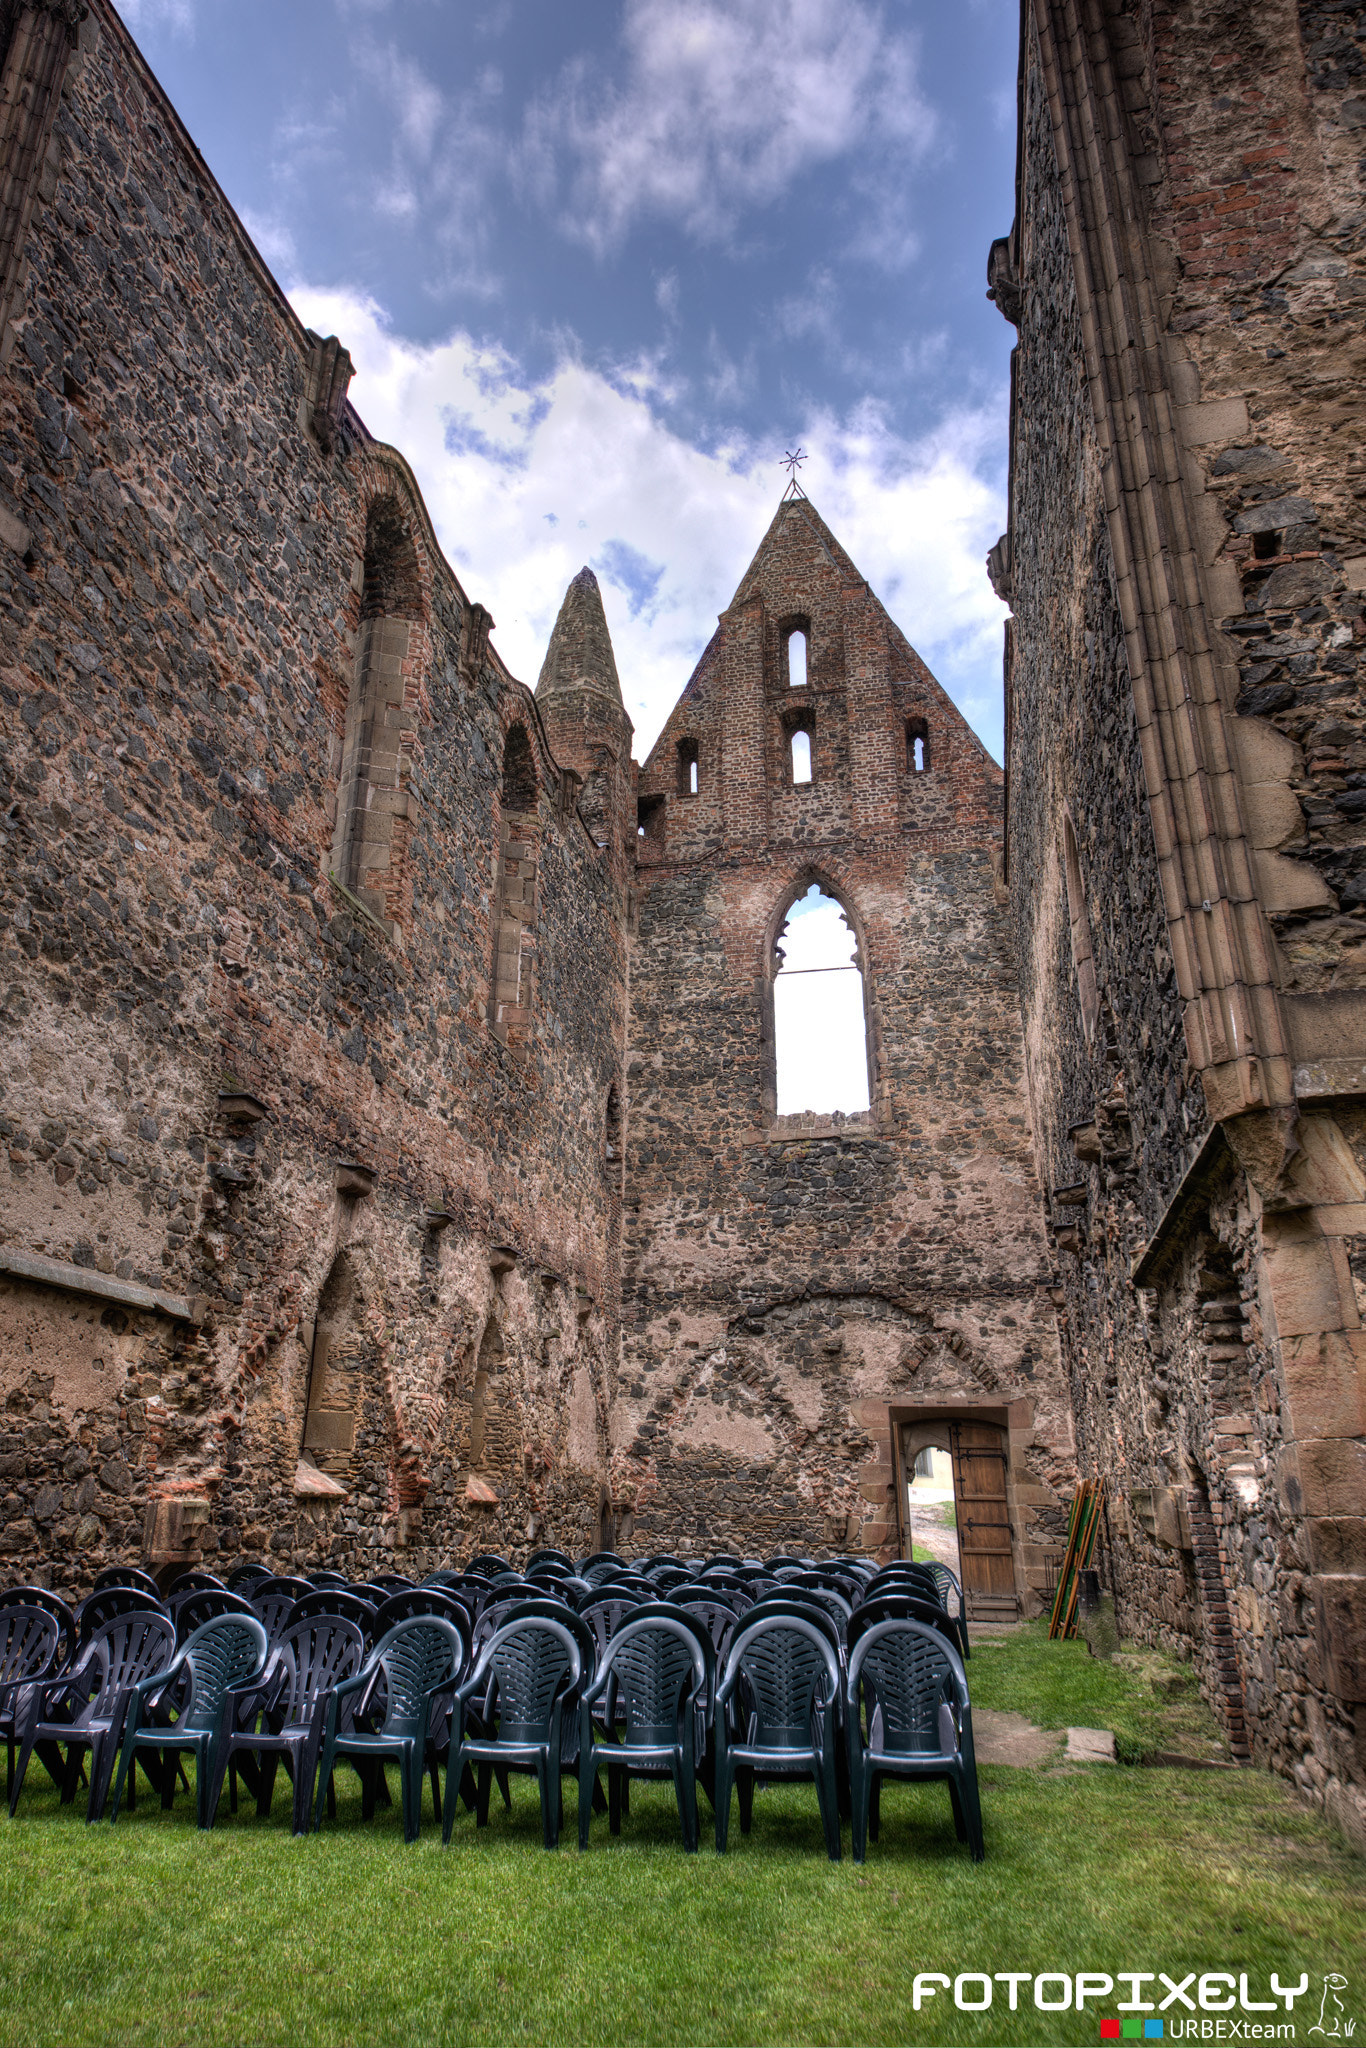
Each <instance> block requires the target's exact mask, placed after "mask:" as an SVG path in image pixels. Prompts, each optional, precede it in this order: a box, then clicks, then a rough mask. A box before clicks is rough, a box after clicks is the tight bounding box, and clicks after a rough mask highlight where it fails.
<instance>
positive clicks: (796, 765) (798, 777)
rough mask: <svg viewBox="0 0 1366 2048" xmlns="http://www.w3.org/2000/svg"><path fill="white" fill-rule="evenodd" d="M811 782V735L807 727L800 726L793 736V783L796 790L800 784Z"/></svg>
mask: <svg viewBox="0 0 1366 2048" xmlns="http://www.w3.org/2000/svg"><path fill="white" fill-rule="evenodd" d="M810 780H811V735H810V733H809V732H808V731H807V730H806V728H805V726H800V725H799V726H798V728H797V730H796V731H795V732H794V733H793V735H792V782H793V787H794V788H795V787H796V785H797V784H798V783H799V782H810Z"/></svg>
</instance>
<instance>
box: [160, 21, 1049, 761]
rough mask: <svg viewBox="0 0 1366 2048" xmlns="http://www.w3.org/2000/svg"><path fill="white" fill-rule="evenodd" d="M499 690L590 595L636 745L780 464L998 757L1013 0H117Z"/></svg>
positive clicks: (754, 531)
mask: <svg viewBox="0 0 1366 2048" xmlns="http://www.w3.org/2000/svg"><path fill="white" fill-rule="evenodd" d="M123 12H124V15H125V18H126V19H127V21H128V23H129V25H130V27H131V28H132V29H133V32H134V34H135V35H136V36H137V38H138V41H139V42H140V44H141V46H142V48H143V50H144V52H145V53H146V55H147V57H148V59H149V61H150V62H151V64H152V66H153V68H154V70H155V71H156V72H157V74H158V76H159V77H160V78H161V80H162V82H163V84H164V85H165V87H166V88H167V90H168V92H169V93H170V95H171V98H172V99H173V100H174V102H175V104H176V106H177V108H178V109H179V111H180V114H181V116H182V118H183V119H184V121H185V122H186V125H187V126H188V128H189V130H190V132H191V134H192V135H193V136H194V138H195V140H196V142H197V143H198V144H199V146H200V148H201V149H202V151H203V152H204V155H205V157H206V158H207V160H208V162H209V164H210V165H211V166H212V168H213V170H214V172H215V173H216V175H217V177H218V178H219V180H220V182H221V183H222V185H223V187H224V189H225V191H226V192H227V194H228V197H229V199H230V200H231V201H232V202H233V204H234V205H235V206H236V207H237V209H238V211H239V212H240V213H241V214H242V216H243V218H244V220H245V221H246V223H247V225H248V227H249V228H250V230H251V232H252V233H253V234H254V236H255V237H256V239H257V241H258V243H259V245H260V246H261V248H262V251H263V253H264V254H265V255H266V256H267V258H268V260H269V261H270V262H271V264H272V265H273V267H274V269H275V270H276V273H277V275H278V276H279V277H280V279H281V281H282V283H284V285H285V286H286V288H287V289H288V290H289V292H290V294H291V296H292V297H293V299H294V301H295V304H296V305H297V306H298V307H299V310H300V311H301V313H302V314H303V316H304V317H305V319H307V320H308V321H309V323H310V324H311V325H313V326H315V327H319V328H321V329H323V330H324V331H333V330H335V331H336V332H337V333H338V334H339V335H340V336H341V338H342V340H343V342H344V343H345V344H346V345H347V347H348V348H349V349H350V350H351V353H352V356H353V358H354V359H355V361H356V365H357V375H356V379H355V382H354V384H353V386H352V396H353V398H354V399H355V402H356V404H357V405H358V407H359V408H360V410H361V412H362V414H363V416H364V417H365V419H366V420H367V423H368V424H369V425H370V427H371V428H372V430H373V431H375V432H377V433H379V434H382V435H383V436H384V437H385V438H386V439H390V440H393V441H395V442H396V443H397V444H398V445H400V446H401V447H402V448H403V450H404V452H405V454H406V455H407V456H408V457H409V459H410V461H411V462H412V463H413V466H414V469H415V470H416V472H417V475H418V477H419V480H420V481H421V483H422V486H423V490H424V492H425V494H426V496H427V498H428V502H429V505H430V507H431V511H432V515H433V518H434V520H435V522H436V525H437V529H438V532H439V534H440V536H441V539H442V543H443V546H444V547H445V548H446V551H447V553H448V554H449V556H450V558H451V560H452V561H453V563H454V564H455V566H456V567H457V569H458V571H459V573H460V575H461V578H462V581H464V583H465V584H466V587H467V588H468V589H469V590H470V592H471V594H472V595H474V596H476V597H479V598H480V599H482V600H483V602H485V603H487V604H488V605H489V606H490V608H491V609H492V611H493V613H494V617H495V619H496V620H497V632H496V640H497V644H498V646H499V648H500V650H501V652H502V653H503V656H504V658H505V659H506V660H507V661H508V662H509V663H510V665H511V666H512V668H513V669H514V671H515V672H516V673H518V674H520V675H522V676H523V677H525V678H526V680H528V681H530V682H534V681H535V678H536V673H537V670H538V669H539V666H540V660H541V656H542V654H543V652H544V647H545V642H546V639H547V637H548V634H549V631H550V626H551V624H552V622H553V619H554V615H555V612H556V610H557V609H558V606H559V602H560V598H561V596H562V595H563V591H564V586H565V584H566V583H567V582H568V580H569V577H570V576H572V575H573V574H574V572H575V571H576V570H577V569H578V568H579V567H580V566H581V565H582V563H583V562H585V561H587V562H590V563H591V564H592V565H593V567H594V568H595V569H596V570H597V572H598V575H599V579H600V581H601V582H602V584H603V589H604V598H605V602H606V604H607V610H608V617H609V621H610V624H611V627H612V632H613V638H614V641H615V643H616V648H617V656H618V665H619V667H620V669H621V673H622V680H623V688H624V691H625V694H626V698H627V708H628V710H629V711H630V712H631V715H632V717H633V718H634V719H635V721H636V726H637V752H638V754H640V755H641V756H642V757H643V754H644V752H645V750H646V748H647V747H648V745H649V743H650V742H651V741H652V740H653V737H654V735H655V732H656V731H657V730H658V727H659V725H660V724H661V723H662V721H663V719H664V717H665V715H666V714H667V711H668V709H669V706H670V705H671V703H672V702H673V700H674V698H675V697H676V696H677V694H678V692H679V690H680V689H681V688H682V686H683V684H684V682H685V681H686V680H687V676H688V673H689V671H690V669H691V666H692V663H693V662H694V661H695V659H696V657H697V654H698V653H699V652H700V650H701V648H702V646H703V645H704V644H705V641H706V639H707V637H708V635H709V633H710V632H711V630H712V628H713V626H714V624H715V618H716V614H717V612H719V611H720V610H721V609H722V607H723V606H724V605H725V604H726V603H727V602H728V600H729V598H730V595H731V593H732V591H733V589H734V588H735V585H736V584H737V583H738V581H739V579H740V576H741V574H742V572H743V570H744V568H745V565H746V563H747V561H748V559H749V556H750V554H751V553H752V551H753V548H754V546H755V545H756V543H757V541H758V540H759V538H760V536H761V535H762V533H763V531H764V528H765V527H766V525H767V523H768V520H769V518H770V517H771V515H772V510H773V507H774V505H775V504H776V502H777V499H778V497H779V495H780V492H781V489H782V486H783V482H784V477H783V473H782V470H781V467H780V465H779V458H780V457H781V454H782V452H783V450H784V448H785V447H789V446H793V445H795V444H796V443H798V442H800V443H801V444H802V445H803V446H804V447H805V448H806V449H807V450H808V451H809V458H810V459H809V461H808V464H807V466H806V469H805V471H804V473H803V481H804V483H805V485H806V487H807V489H808V490H809V492H810V494H811V496H812V497H813V499H814V500H815V501H816V503H817V505H818V506H819V508H820V510H821V511H822V513H823V514H824V515H825V517H826V518H827V519H828V520H829V522H830V524H831V525H832V526H833V527H834V529H835V531H836V532H837V533H838V534H839V536H840V538H841V539H842V540H843V541H844V543H845V545H846V546H847V547H848V549H849V551H850V553H851V554H852V555H853V557H854V559H855V560H856V561H857V562H858V564H859V566H860V567H861V568H862V570H863V571H864V573H865V574H866V575H867V576H868V577H869V579H870V580H871V582H872V583H873V586H874V588H875V589H876V590H877V591H878V592H879V594H880V595H881V596H882V598H883V599H884V602H886V603H887V605H888V608H889V609H890V610H891V611H892V613H893V615H894V616H895V617H896V619H897V620H898V622H899V624H900V625H901V626H902V627H903V629H904V630H905V631H906V632H907V634H908V635H909V637H910V638H911V640H912V641H913V642H914V643H915V645H916V646H917V647H918V648H919V649H920V652H921V653H922V654H923V655H924V657H925V659H926V660H927V661H928V662H929V663H930V665H931V666H932V667H933V668H934V669H935V671H936V673H937V674H938V675H939V677H940V680H941V681H942V682H943V683H944V684H945V686H946V687H947V688H948V689H949V690H950V692H951V694H952V695H953V696H954V697H955V699H956V700H957V701H958V703H959V704H960V705H961V706H962V707H963V709H964V710H965V711H966V713H967V714H968V716H969V717H970V718H971V720H972V722H973V724H974V725H975V726H976V727H977V729H978V731H979V732H980V733H981V734H982V736H983V738H984V739H985V740H986V742H987V744H988V745H989V746H990V747H991V748H992V750H993V752H994V753H996V754H997V755H998V757H999V754H1000V730H1001V709H1000V621H1001V618H1002V616H1003V612H1002V608H1001V606H1000V605H999V604H998V603H997V602H996V600H995V598H994V597H993V595H992V593H991V590H990V587H989V585H988V584H987V582H986V577H985V571H984V569H983V566H982V558H983V557H984V556H985V554H986V551H987V549H988V548H989V547H990V545H991V543H992V541H994V539H995V538H996V535H997V534H998V532H999V531H1000V530H1001V527H1002V525H1003V524H1004V480H1005V479H1004V471H1005V420H1006V395H1007V376H1008V357H1009V345H1010V341H1011V339H1012V335H1011V330H1010V329H1008V328H1007V326H1006V324H1005V322H1004V321H1003V320H1002V319H1001V317H1000V315H999V314H998V313H997V312H996V310H995V308H994V307H993V306H991V305H990V304H989V303H988V302H987V300H986V298H985V295H984V294H985V276H984V272H985V263H986V251H987V245H988V243H989V242H990V240H991V238H992V237H993V236H994V235H996V234H1001V233H1004V232H1005V230H1006V229H1007V228H1008V227H1009V224H1010V211H1011V200H1012V193H1011V185H1012V177H1013V168H1014V78H1015V38H1016V34H1017V32H1018V19H1019V17H1018V7H1017V5H1016V4H1015V0H883V4H876V0H578V4H569V0H285V4H284V5H281V4H280V0H275V4H273V5H271V6H269V7H267V6H266V5H264V4H260V0H126V4H125V5H124V7H123Z"/></svg>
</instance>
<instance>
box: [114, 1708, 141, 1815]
mask: <svg viewBox="0 0 1366 2048" xmlns="http://www.w3.org/2000/svg"><path fill="white" fill-rule="evenodd" d="M138 1704H139V1702H138V1698H137V1695H136V1693H135V1694H134V1695H133V1703H132V1705H131V1706H130V1708H129V1710H128V1715H127V1719H126V1722H125V1727H124V1736H123V1754H122V1755H121V1756H120V1758H119V1774H118V1776H117V1778H116V1779H115V1780H114V1804H113V1807H112V1808H111V1810H110V1814H109V1825H110V1827H112V1826H113V1825H114V1822H115V1821H116V1820H117V1819H118V1817H119V1801H120V1800H121V1799H122V1797H123V1786H124V1780H125V1779H126V1780H127V1782H128V1811H129V1812H130V1813H131V1812H132V1810H133V1805H134V1794H133V1759H134V1756H135V1754H136V1751H137V1732H138Z"/></svg>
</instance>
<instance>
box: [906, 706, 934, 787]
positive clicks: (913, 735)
mask: <svg viewBox="0 0 1366 2048" xmlns="http://www.w3.org/2000/svg"><path fill="white" fill-rule="evenodd" d="M929 765H930V729H929V727H928V725H927V724H926V722H925V720H924V719H923V718H909V719H907V721H906V766H907V768H908V769H909V770H910V772H911V774H912V775H923V774H924V773H925V771H926V769H927V768H928V767H929Z"/></svg>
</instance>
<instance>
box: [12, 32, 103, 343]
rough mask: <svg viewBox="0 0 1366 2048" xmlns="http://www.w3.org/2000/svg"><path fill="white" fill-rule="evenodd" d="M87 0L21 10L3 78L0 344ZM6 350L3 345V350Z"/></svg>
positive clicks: (16, 294)
mask: <svg viewBox="0 0 1366 2048" xmlns="http://www.w3.org/2000/svg"><path fill="white" fill-rule="evenodd" d="M88 11H89V10H88V9H87V7H86V5H85V0H39V4H36V5H31V6H27V7H21V8H19V9H18V11H17V13H16V15H15V18H14V27H13V29H12V30H11V32H10V39H9V48H8V49H7V50H6V52H5V63H4V70H3V72H0V337H3V335H4V333H5V330H6V328H7V327H8V325H9V323H10V321H11V319H12V318H13V317H14V311H15V306H16V303H17V301H18V297H19V292H20V288H21V286H22V283H23V277H24V247H25V244H26V243H27V241H28V231H29V227H30V224H31V223H32V220H33V208H34V205H35V202H36V200H37V197H38V180H39V178H40V176H41V174H42V168H43V159H44V157H45V156H46V155H47V146H48V143H49V141H50V140H51V136H52V124H53V122H54V121H55V120H56V118H57V108H58V106H59V105H60V103H61V97H62V81H63V80H64V79H65V77H66V67H67V62H68V59H69V58H70V56H71V52H72V50H73V49H74V48H75V44H76V30H77V28H78V27H79V25H80V23H81V22H82V21H83V20H84V19H85V16H86V14H87V12H88ZM0 346H3V344H0Z"/></svg>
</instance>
